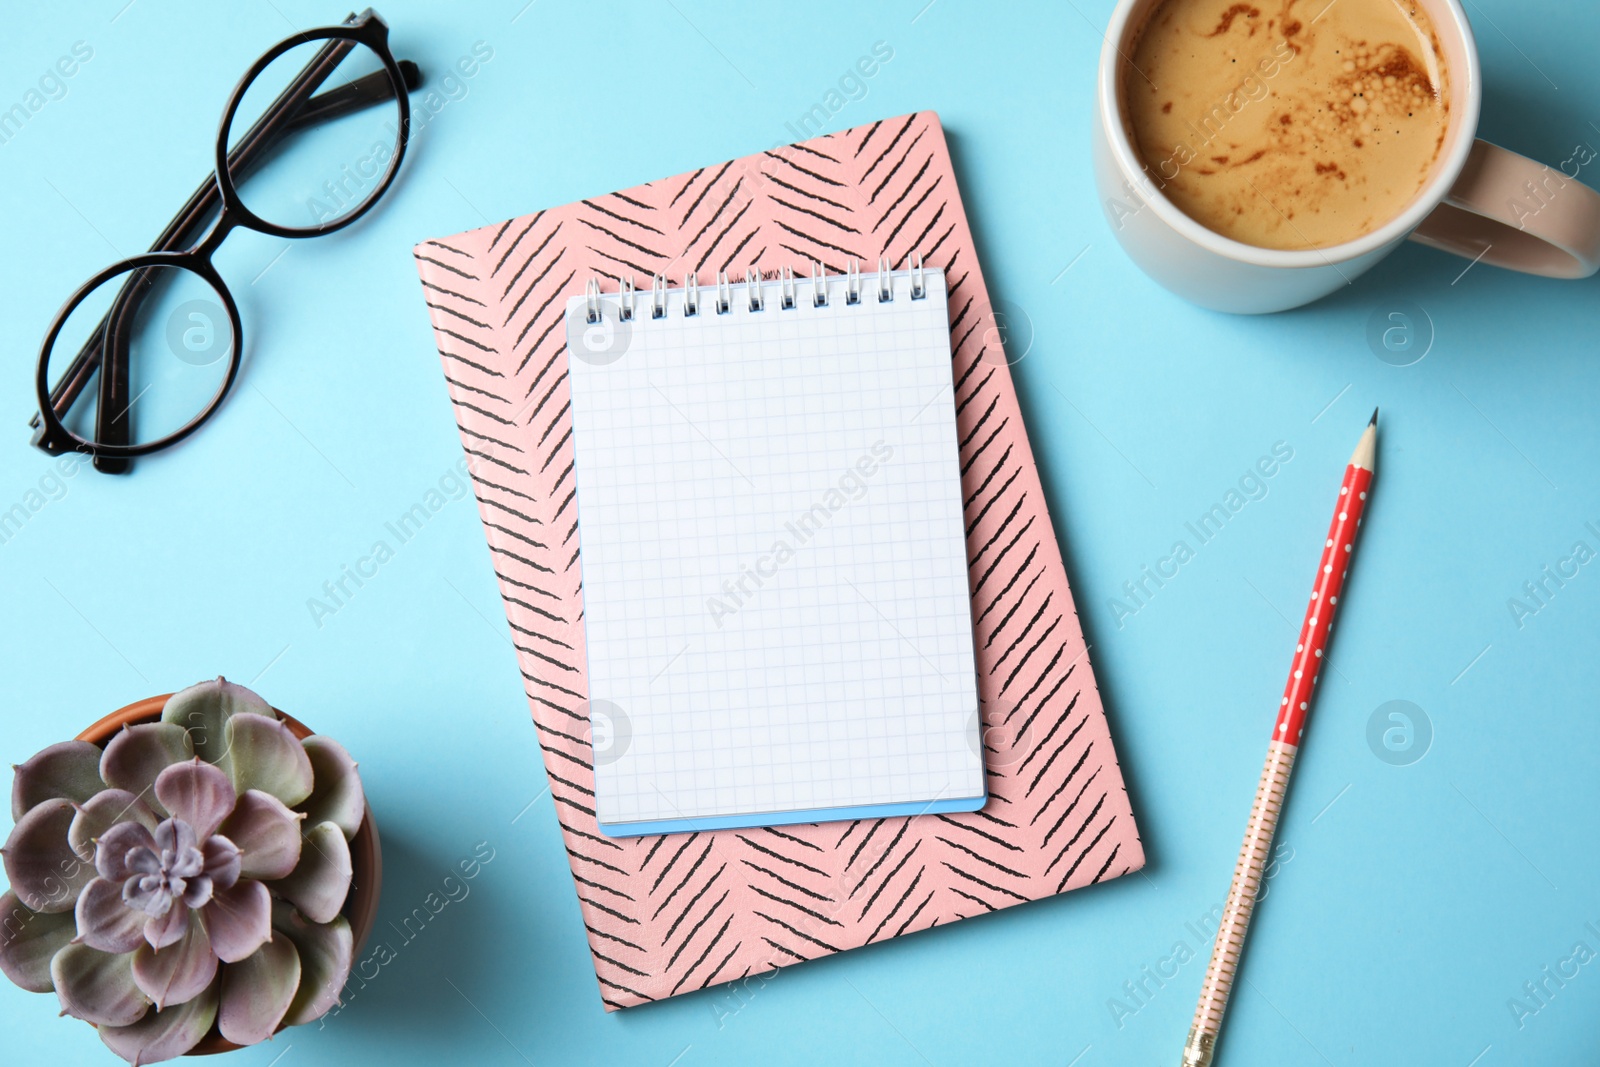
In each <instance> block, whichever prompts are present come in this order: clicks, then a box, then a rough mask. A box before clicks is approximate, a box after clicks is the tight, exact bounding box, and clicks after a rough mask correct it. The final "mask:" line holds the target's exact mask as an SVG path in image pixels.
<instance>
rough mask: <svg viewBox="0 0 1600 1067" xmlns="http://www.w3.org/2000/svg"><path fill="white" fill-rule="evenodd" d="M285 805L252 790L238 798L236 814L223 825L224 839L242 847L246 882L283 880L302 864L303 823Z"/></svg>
mask: <svg viewBox="0 0 1600 1067" xmlns="http://www.w3.org/2000/svg"><path fill="white" fill-rule="evenodd" d="M303 818H304V816H303V815H300V814H299V813H298V812H293V811H290V810H289V809H288V807H287V806H285V805H284V803H283V801H281V800H279V799H278V798H277V797H275V796H273V795H272V794H270V793H263V792H261V791H260V790H257V789H250V790H247V791H245V792H243V793H241V794H239V803H238V804H237V805H235V806H234V809H233V814H232V815H229V816H228V817H227V818H226V819H224V820H223V821H222V829H221V832H222V836H224V837H226V838H227V839H228V840H229V841H232V842H233V843H234V844H236V845H238V846H239V851H240V852H241V853H242V855H241V856H240V869H239V873H240V876H241V877H244V878H282V877H283V876H284V875H286V874H288V873H289V872H290V871H292V870H294V866H295V864H296V863H298V862H300V820H301V819H303Z"/></svg>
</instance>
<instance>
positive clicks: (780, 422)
mask: <svg viewBox="0 0 1600 1067" xmlns="http://www.w3.org/2000/svg"><path fill="white" fill-rule="evenodd" d="M687 281H688V284H687V286H686V287H684V288H676V289H669V288H668V287H667V285H666V282H665V279H664V278H661V277H659V276H658V277H657V278H656V279H655V282H654V284H653V286H652V289H651V291H650V292H649V293H648V294H645V293H635V292H633V291H632V289H631V286H628V285H626V284H625V286H624V288H623V289H622V291H620V292H618V293H616V294H612V295H602V294H601V293H600V291H599V285H598V282H595V283H591V284H590V287H589V291H588V293H587V294H586V295H585V296H582V297H574V298H572V299H571V300H570V301H569V302H568V306H567V316H566V321H567V342H568V344H567V351H568V373H569V375H570V387H571V395H572V425H573V442H574V453H575V461H576V471H575V473H576V478H577V505H578V527H579V538H578V540H579V548H580V555H581V567H582V576H583V584H584V593H585V596H584V619H585V631H586V638H587V642H586V643H587V650H588V665H589V678H590V716H591V719H592V720H593V721H594V724H595V739H596V740H595V744H596V758H595V777H596V790H595V801H596V810H597V816H598V820H599V824H600V827H601V829H602V830H604V831H605V832H606V833H608V834H611V835H614V836H627V835H636V834H645V833H666V832H672V831H678V830H706V829H718V828H727V827H737V826H753V825H776V824H782V823H794V822H821V821H826V820H832V819H859V818H868V817H885V816H891V815H913V814H922V813H929V812H951V811H971V810H974V809H976V808H978V807H981V806H982V804H983V801H984V797H985V790H984V771H983V760H982V742H981V738H980V734H979V721H978V695H977V683H976V675H975V667H974V659H973V641H972V612H971V599H970V596H969V594H968V591H967V564H966V552H965V535H964V531H963V521H962V501H961V475H960V470H959V459H958V454H957V446H956V424H955V401H954V396H953V393H952V389H951V385H952V382H951V371H950V332H949V326H948V321H949V319H948V309H947V307H946V293H945V279H944V274H943V272H942V271H939V270H923V269H922V268H921V266H920V264H919V265H918V266H916V267H915V268H914V269H913V270H910V271H902V272H898V273H896V272H890V271H889V270H888V268H887V264H884V265H882V269H880V271H879V272H878V274H876V275H867V276H865V277H863V276H862V275H861V274H859V273H857V272H855V271H852V272H851V273H849V274H848V275H846V276H843V277H841V276H831V277H830V276H827V275H825V274H824V273H823V272H822V271H821V269H820V267H818V268H814V273H813V275H812V277H810V278H807V279H797V278H795V277H794V275H793V274H792V273H791V272H790V271H789V270H787V269H785V270H783V271H782V272H780V273H779V274H778V275H777V276H776V277H773V278H768V279H762V278H760V277H758V276H757V275H756V273H755V272H754V271H750V272H747V274H746V276H745V279H744V280H743V281H742V282H739V283H735V282H730V281H729V280H728V279H727V277H726V276H725V275H720V276H719V277H718V281H717V284H716V286H715V288H711V287H707V288H706V289H705V290H704V291H701V290H700V289H699V288H698V287H697V286H696V285H695V284H694V279H693V278H692V277H691V278H690V279H688V280H687Z"/></svg>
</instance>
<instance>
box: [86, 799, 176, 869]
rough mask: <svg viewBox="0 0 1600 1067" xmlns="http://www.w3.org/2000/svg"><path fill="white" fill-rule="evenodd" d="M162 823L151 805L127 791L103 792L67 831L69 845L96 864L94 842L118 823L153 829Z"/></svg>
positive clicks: (91, 800)
mask: <svg viewBox="0 0 1600 1067" xmlns="http://www.w3.org/2000/svg"><path fill="white" fill-rule="evenodd" d="M160 821H161V820H160V819H158V818H156V813H155V812H154V811H152V810H151V809H150V805H148V804H146V803H145V802H144V801H142V800H140V799H139V798H138V797H136V796H134V795H133V794H132V793H130V792H128V791H127V790H126V789H102V790H101V791H100V792H98V793H96V794H95V795H94V796H92V797H90V798H89V799H88V800H87V801H86V802H84V805H83V807H81V808H79V809H78V814H77V816H76V817H74V818H73V820H72V825H71V826H70V827H68V829H67V843H68V844H70V845H71V846H72V851H73V852H76V853H77V854H78V858H79V859H82V860H83V861H84V862H85V863H93V862H94V858H95V842H96V841H97V840H99V838H100V835H101V834H103V833H105V832H106V831H107V830H110V829H111V828H112V827H113V826H115V825H116V824H117V823H119V822H136V823H138V824H139V825H140V826H143V827H144V828H145V829H146V830H152V831H153V830H154V829H155V828H156V824H157V823H159V822H160Z"/></svg>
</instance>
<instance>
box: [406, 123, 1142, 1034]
mask: <svg viewBox="0 0 1600 1067" xmlns="http://www.w3.org/2000/svg"><path fill="white" fill-rule="evenodd" d="M916 253H921V255H922V256H923V257H924V259H925V260H926V262H927V264H928V265H929V266H936V267H940V268H942V269H943V270H944V271H945V275H946V278H947V280H948V286H949V317H950V336H951V345H952V348H953V360H954V362H953V367H952V372H953V378H954V382H955V391H956V396H955V402H956V420H957V433H958V440H959V443H960V457H961V477H962V493H963V505H964V509H965V514H966V534H967V562H968V571H969V585H970V589H971V593H972V612H973V620H974V630H975V635H976V644H977V668H978V694H979V702H980V705H981V712H982V721H983V724H984V749H985V763H986V768H987V772H988V779H989V801H988V803H987V805H986V806H985V807H984V808H983V810H981V811H977V812H972V813H964V814H942V815H922V816H914V817H897V818H890V819H878V820H860V821H854V822H836V823H814V824H805V825H795V826H784V827H771V828H761V829H739V830H719V831H710V832H700V833H686V834H673V835H665V836H652V837H636V838H627V839H614V838H611V837H608V836H605V835H604V834H602V833H601V832H600V829H599V827H598V825H597V824H596V818H595V808H594V771H593V758H594V757H593V748H592V746H591V741H590V721H589V711H588V706H587V695H588V687H587V685H586V680H585V663H586V657H585V653H584V624H583V588H582V585H581V582H580V580H579V558H578V528H577V517H576V505H575V489H574V477H573V444H572V424H571V413H570V403H569V394H568V380H567V353H566V332H565V329H564V322H563V317H564V314H565V312H566V306H567V301H568V299H569V298H571V297H573V296H580V295H582V294H583V293H584V288H585V284H586V283H587V282H588V281H589V280H590V279H592V278H599V279H603V280H604V282H605V286H606V288H607V289H608V290H612V291H614V290H615V289H616V287H617V286H618V285H619V284H621V281H622V280H623V279H625V278H626V279H629V280H631V281H632V282H633V283H634V284H635V285H637V286H640V287H642V288H644V289H646V290H648V288H649V285H650V278H651V277H652V276H653V275H655V274H663V275H667V276H668V277H670V278H671V279H672V280H673V282H674V283H675V284H676V283H679V282H680V280H681V278H682V277H683V276H684V275H686V274H688V273H689V272H691V271H693V272H694V273H695V275H696V278H697V280H698V283H699V284H700V285H702V286H714V285H715V279H716V273H717V272H718V271H728V272H730V273H732V274H736V275H737V276H741V277H742V276H743V274H744V271H745V268H746V267H749V266H754V267H755V268H757V269H758V270H766V271H769V272H770V271H775V270H777V269H779V268H781V267H785V266H787V267H791V268H793V269H794V270H795V272H796V273H797V274H804V273H805V272H807V271H808V270H809V269H810V266H811V264H812V263H813V262H815V261H820V262H821V263H822V264H823V265H824V266H825V267H826V268H827V269H828V270H829V271H830V272H833V273H844V272H845V270H846V267H847V261H848V260H849V259H852V258H853V259H856V260H859V261H860V262H861V263H863V264H866V265H868V268H869V269H870V268H871V267H872V266H874V265H876V264H877V262H878V260H879V258H880V257H887V258H888V259H889V261H890V264H891V266H892V267H893V268H895V269H903V268H905V267H906V266H907V265H908V264H909V261H910V257H911V256H912V255H914V254H916ZM415 255H416V259H417V268H418V272H419V273H420V274H421V277H422V285H423V293H424V296H425V298H426V300H427V304H428V308H429V314H430V317H431V319H432V322H433V327H434V332H435V337H436V340H437V342H438V346H439V352H440V356H441V357H442V360H443V363H444V372H445V379H446V382H447V383H448V387H449V390H450V396H451V399H452V401H453V402H454V405H455V414H456V421H457V423H458V425H459V427H460V430H461V436H462V444H463V447H464V448H465V450H466V452H467V458H468V460H469V465H470V469H471V471H472V477H473V482H474V489H475V491H476V493H477V498H478V502H479V510H480V513H481V515H482V518H483V523H484V528H485V531H486V533H487V535H488V539H489V547H490V549H491V552H492V554H493V557H494V564H495V572H496V574H497V576H498V577H499V579H500V589H501V593H502V595H503V596H504V599H505V606H506V614H507V616H508V618H509V620H510V624H511V630H512V636H513V637H514V638H515V641H516V645H517V649H518V660H519V666H520V668H521V671H522V675H523V679H524V683H525V688H526V690H527V693H528V699H529V702H530V704H531V707H532V710H533V719H534V723H535V725H536V726H537V727H538V731H539V742H540V746H541V748H542V749H543V751H544V757H545V769H546V772H547V773H548V775H549V780H550V789H551V793H552V796H553V798H554V801H555V808H556V814H557V817H558V819H559V821H560V824H561V830H562V835H563V837H564V839H565V843H566V848H567V853H568V856H569V859H570V862H571V864H572V872H573V880H574V883H575V885H576V888H577V892H578V899H579V903H580V906H581V908H582V912H583V916H584V924H585V926H586V927H587V929H588V934H589V945H590V950H591V952H592V953H593V956H594V965H595V974H596V976H597V977H598V979H599V985H600V996H601V999H602V1001H603V1003H604V1004H605V1007H606V1009H607V1010H614V1009H617V1008H624V1007H630V1006H633V1005H636V1004H641V1003H645V1002H648V1001H652V1000H659V999H661V998H662V997H668V996H672V995H674V994H677V993H683V992H687V991H689V990H693V989H701V988H704V987H706V986H709V985H714V984H716V983H718V982H726V981H731V980H733V979H736V978H739V977H741V976H744V975H748V974H753V973H759V972H763V971H768V970H771V969H772V968H775V967H781V966H785V965H787V964H790V963H794V962H797V961H800V960H806V959H811V958H814V957H816V956H820V955H824V954H826V953H830V952H837V951H840V950H842V949H848V948H855V947H857V946H859V945H864V944H867V943H869V942H872V941H881V940H883V939H885V938H889V937H898V936H900V935H903V934H909V933H913V932H916V931H919V930H925V929H927V928H928V927H931V926H937V925H940V924H942V923H949V922H952V921H954V920H956V919H962V918H967V917H969V916H973V915H978V914H982V913H984V912H989V911H995V910H997V909H999V908H1004V907H1009V906H1010V905H1013V904H1019V903H1024V902H1026V901H1029V900H1037V899H1039V898H1041V897H1046V896H1051V895H1053V894H1056V893H1061V892H1064V891H1066V890H1068V889H1074V888H1077V887H1079V886H1083V885H1089V884H1091V883H1094V882H1100V881H1105V880H1107V879H1110V878H1115V877H1118V876H1120V875H1124V874H1127V873H1129V872H1130V871H1134V870H1137V869H1138V868H1139V867H1141V866H1142V865H1143V863H1144V851H1143V849H1142V847H1141V845H1140V842H1139V836H1138V831H1137V828H1136V827H1135V825H1134V820H1133V813H1132V810H1131V809H1130V807H1129V804H1128V797H1127V793H1126V790H1125V788H1124V786H1123V781H1122V775H1121V772H1120V770H1119V769H1118V766H1117V759H1116V754H1115V752H1114V751H1113V750H1112V745H1111V736H1110V733H1109V731H1108V730H1107V726H1106V721H1105V713H1104V710H1103V709H1102V707H1101V704H1100V697H1099V694H1098V692H1097V690H1096V687H1095V681H1094V673H1093V669H1092V668H1091V666H1090V663H1089V658H1088V649H1087V647H1086V646H1085V644H1084V638H1083V634H1082V632H1081V630H1080V629H1079V627H1078V616H1077V611H1076V609H1075V607H1074V605H1073V601H1072V593H1071V591H1070V590H1069V589H1068V587H1067V578H1066V573H1065V571H1064V569H1063V567H1062V562H1061V553H1060V551H1059V549H1058V548H1057V545H1056V540H1055V531H1054V528H1053V527H1052V525H1051V522H1050V516H1049V513H1048V512H1047V511H1046V509H1045V502H1044V495H1043V493H1042V491H1041V489H1040V485H1039V475H1038V471H1037V469H1036V467H1035V465H1034V460H1033V453H1032V450H1031V449H1030V447H1029V445H1028V438H1027V434H1026V431H1025V429H1024V427H1023V424H1022V416H1021V412H1020V410H1019V408H1018V406H1017V397H1016V390H1015V387H1014V385H1013V383H1012V381H1011V375H1010V372H1009V370H1008V369H1007V365H1006V361H1005V356H1004V353H1003V352H1002V351H1001V349H1000V345H999V331H998V330H997V329H996V328H995V319H994V314H993V311H992V309H991V306H990V302H989V296H988V292H987V290H986V289H985V287H984V283H983V276H982V272H981V271H980V270H979V267H978V263H977V259H976V257H975V256H974V254H973V247H972V235H971V233H970V232H969V231H968V229H967V222H966V216H965V213H964V212H963V210H962V206H961V200H960V195H959V193H958V191H957V189H956V183H955V174H954V172H953V170H952V169H951V165H950V155H949V149H948V148H947V146H946V144H945V139H944V131H943V129H942V128H941V127H940V125H939V119H938V117H937V116H936V115H935V114H934V113H932V112H918V113H916V114H913V115H904V116H900V117H898V118H894V119H885V120H883V121H881V122H876V123H873V124H871V125H869V126H860V127H857V128H855V129H851V130H845V131H843V132H841V133H836V134H831V135H829V136H826V137H819V138H817V139H815V140H811V141H806V142H804V143H802V144H797V145H791V146H789V147H787V148H780V149H775V150H773V151H770V152H763V153H760V154H758V155H754V156H748V157H746V158H744V159H739V160H733V161H730V162H727V163H723V164H719V165H717V166H713V167H706V168H703V169H701V170H697V171H694V172H693V173H690V174H683V175H679V176H677V177H673V178H667V179H664V180H662V181H657V182H651V183H649V184H646V185H641V186H638V187H636V188H633V189H628V190H626V191H623V192H618V193H612V194H610V195H609V196H599V197H594V198H591V199H587V200H582V201H579V202H578V203H575V204H568V205H566V206H565V207H559V208H553V209H550V210H547V211H540V212H537V213H535V214H532V215H526V216H523V217H521V218H517V219H512V220H510V221H508V222H504V223H500V224H497V225H493V226H486V227H483V228H481V229H477V230H471V231H468V232H466V233H462V234H457V235H455V236H453V237H448V238H444V239H442V240H433V241H425V242H423V243H422V244H420V245H418V246H417V247H416V249H415Z"/></svg>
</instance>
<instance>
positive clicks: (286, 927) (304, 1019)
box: [272, 901, 355, 1026]
mask: <svg viewBox="0 0 1600 1067" xmlns="http://www.w3.org/2000/svg"><path fill="white" fill-rule="evenodd" d="M272 928H273V930H274V931H275V932H277V933H281V934H284V935H285V936H287V937H288V938H289V940H290V941H293V942H294V947H295V949H296V950H297V951H298V952H299V954H300V988H299V989H298V990H296V991H295V995H294V1003H292V1004H290V1005H289V1011H288V1012H287V1013H286V1014H285V1015H284V1017H283V1022H284V1025H286V1026H299V1025H300V1024H301V1023H309V1022H312V1021H313V1020H316V1019H320V1018H322V1016H323V1015H325V1014H326V1013H327V1011H328V1009H329V1008H331V1007H333V1006H334V1005H335V1004H337V1003H338V1002H339V992H340V990H342V989H343V988H344V983H345V981H346V980H347V979H348V978H349V977H350V965H351V963H352V962H353V960H354V957H355V946H354V942H353V939H352V937H351V933H350V924H349V923H348V922H346V921H345V919H344V916H342V915H341V916H339V917H338V918H336V919H334V920H333V922H331V923H313V922H308V921H307V920H306V918H305V916H303V915H301V914H300V913H299V912H297V911H295V909H294V908H292V907H290V906H289V905H287V904H284V903H282V902H281V901H280V902H278V903H275V904H273V906H272Z"/></svg>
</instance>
